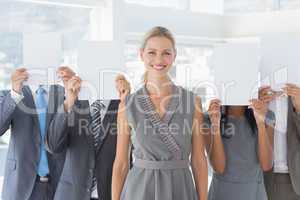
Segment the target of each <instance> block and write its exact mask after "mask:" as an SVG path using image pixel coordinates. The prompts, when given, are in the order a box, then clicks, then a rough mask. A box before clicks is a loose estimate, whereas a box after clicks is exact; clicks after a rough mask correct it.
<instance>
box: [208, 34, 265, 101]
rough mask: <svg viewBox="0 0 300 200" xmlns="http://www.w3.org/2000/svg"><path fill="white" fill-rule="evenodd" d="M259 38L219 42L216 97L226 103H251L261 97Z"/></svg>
mask: <svg viewBox="0 0 300 200" xmlns="http://www.w3.org/2000/svg"><path fill="white" fill-rule="evenodd" d="M259 48H260V46H259V40H257V41H256V42H253V41H251V42H238V43H236V42H233V43H226V44H220V45H217V46H216V47H215V49H214V53H213V57H212V67H213V76H214V80H215V87H216V89H215V97H214V98H218V99H220V100H221V101H222V105H249V100H250V99H253V98H257V90H258V78H259V76H258V68H259V61H260V51H259Z"/></svg>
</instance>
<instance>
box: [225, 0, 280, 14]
mask: <svg viewBox="0 0 300 200" xmlns="http://www.w3.org/2000/svg"><path fill="white" fill-rule="evenodd" d="M276 1H277V0H224V13H225V14H235V13H240V14H243V13H252V12H265V11H268V10H274V9H276Z"/></svg>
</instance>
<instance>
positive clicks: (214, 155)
mask: <svg viewBox="0 0 300 200" xmlns="http://www.w3.org/2000/svg"><path fill="white" fill-rule="evenodd" d="M220 107H221V102H220V101H219V100H217V99H214V100H212V101H211V102H210V105H209V109H208V115H207V116H206V120H205V123H204V124H203V132H204V138H205V147H206V152H207V154H208V157H209V161H210V164H211V166H212V168H213V169H214V171H215V173H218V174H222V173H223V172H224V171H225V165H226V156H225V152H224V145H223V141H222V137H221V132H220V131H221V129H220V121H221V112H220ZM208 118H209V119H208ZM209 121H210V122H209Z"/></svg>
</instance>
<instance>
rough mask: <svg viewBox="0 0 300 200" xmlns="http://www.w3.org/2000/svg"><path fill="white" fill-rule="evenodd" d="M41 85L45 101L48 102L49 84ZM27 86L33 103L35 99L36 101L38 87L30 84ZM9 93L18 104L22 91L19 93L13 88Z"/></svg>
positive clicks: (21, 97)
mask: <svg viewBox="0 0 300 200" xmlns="http://www.w3.org/2000/svg"><path fill="white" fill-rule="evenodd" d="M42 87H43V89H44V90H45V91H46V94H45V95H46V102H47V103H48V101H49V90H50V86H46V85H42ZM29 88H30V90H31V94H32V96H33V101H34V103H35V101H36V91H37V89H38V88H39V86H35V85H31V86H29ZM10 95H11V98H12V99H13V100H14V101H15V103H16V104H18V103H19V102H20V101H22V99H23V98H24V96H23V94H22V93H21V94H19V93H17V92H15V91H14V90H13V89H11V90H10Z"/></svg>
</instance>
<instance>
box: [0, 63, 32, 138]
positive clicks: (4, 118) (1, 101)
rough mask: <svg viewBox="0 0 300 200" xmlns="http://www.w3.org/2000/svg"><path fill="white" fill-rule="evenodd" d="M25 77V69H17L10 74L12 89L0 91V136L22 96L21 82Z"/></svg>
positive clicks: (8, 123) (5, 129) (6, 128)
mask: <svg viewBox="0 0 300 200" xmlns="http://www.w3.org/2000/svg"><path fill="white" fill-rule="evenodd" d="M27 79H28V73H27V72H26V69H25V68H20V69H17V70H16V71H15V72H14V73H13V74H12V76H11V85H12V90H11V91H0V136H1V135H3V134H4V133H5V132H6V131H7V130H8V129H9V126H10V124H11V122H12V118H13V113H14V111H15V109H16V107H17V104H18V103H19V102H20V101H21V100H22V98H23V95H22V88H23V82H24V81H25V80H27Z"/></svg>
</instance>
